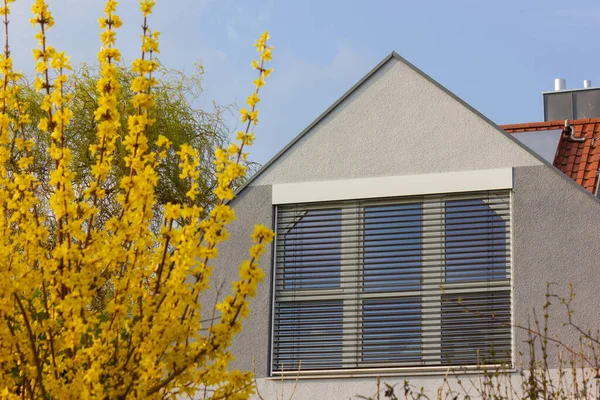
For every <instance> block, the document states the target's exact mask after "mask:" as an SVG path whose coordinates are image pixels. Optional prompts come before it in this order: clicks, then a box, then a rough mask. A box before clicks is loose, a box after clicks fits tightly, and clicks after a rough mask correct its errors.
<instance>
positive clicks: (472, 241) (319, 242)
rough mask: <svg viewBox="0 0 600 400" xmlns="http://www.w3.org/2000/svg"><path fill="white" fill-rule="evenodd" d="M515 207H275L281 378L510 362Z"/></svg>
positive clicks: (470, 200) (467, 198)
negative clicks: (287, 374)
mask: <svg viewBox="0 0 600 400" xmlns="http://www.w3.org/2000/svg"><path fill="white" fill-rule="evenodd" d="M509 199H510V194H509V192H508V191H494V192H483V193H482V192H477V193H470V194H453V195H439V196H429V195H428V196H420V197H402V198H394V199H380V200H355V201H340V202H328V203H307V204H293V205H290V204H286V205H279V206H277V212H276V215H277V227H276V229H277V238H276V244H275V247H276V251H275V277H274V288H275V293H274V296H275V297H274V299H275V301H274V314H273V315H274V317H273V322H274V326H273V354H272V369H273V371H274V372H278V371H282V370H285V371H296V370H298V368H301V370H303V371H315V370H323V371H325V370H344V369H365V370H368V369H373V368H397V367H425V368H426V367H434V366H470V365H485V364H499V363H502V364H510V363H511V328H510V322H511V301H510V299H511V294H510V287H511V284H510V259H511V258H510V248H511V246H510V200H509ZM300 365H301V367H300Z"/></svg>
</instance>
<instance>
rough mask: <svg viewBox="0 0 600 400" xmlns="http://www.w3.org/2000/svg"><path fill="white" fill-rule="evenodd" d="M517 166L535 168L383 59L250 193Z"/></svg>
mask: <svg viewBox="0 0 600 400" xmlns="http://www.w3.org/2000/svg"><path fill="white" fill-rule="evenodd" d="M259 140H260V139H259ZM524 165H541V162H540V161H539V160H538V159H537V158H535V157H533V156H532V155H531V154H529V153H528V152H527V151H526V150H524V149H523V148H521V147H520V146H517V145H515V141H514V140H512V139H510V138H508V137H507V135H504V134H501V133H500V131H499V130H498V129H497V128H495V127H493V126H491V125H490V124H489V123H488V122H487V121H485V120H484V119H482V118H481V117H480V116H479V115H477V114H475V113H473V112H472V111H471V110H470V109H469V108H467V107H466V106H464V105H463V104H461V103H459V102H458V101H456V99H455V98H454V97H452V96H451V95H449V94H448V93H446V92H444V91H443V90H442V89H440V87H439V86H437V85H435V84H433V83H431V82H430V81H429V80H428V79H427V78H425V77H424V76H422V75H421V74H419V73H417V72H416V71H415V70H413V69H412V68H411V67H409V66H407V65H406V64H404V63H402V62H400V61H399V60H397V59H396V58H391V59H390V60H389V61H388V62H386V63H385V65H383V66H382V67H381V68H380V69H379V70H378V71H376V72H375V73H374V74H373V75H372V76H371V77H370V78H369V79H367V80H366V81H365V82H364V83H363V84H362V85H360V86H359V87H358V88H357V89H356V90H355V91H354V92H353V93H351V94H350V95H349V96H348V97H346V98H345V99H344V100H343V101H342V102H341V103H340V104H339V105H338V106H337V107H335V108H334V110H332V112H330V113H329V114H328V115H327V116H326V117H325V118H323V119H322V120H321V121H320V122H319V123H317V125H316V126H314V127H313V128H312V129H310V130H309V131H308V132H307V133H306V134H305V135H303V136H302V138H301V139H300V140H299V141H298V142H296V143H295V144H294V145H293V147H292V149H290V150H288V151H287V152H284V153H283V155H282V156H281V157H280V158H279V159H277V160H276V161H275V162H274V163H273V164H272V165H270V166H269V167H268V168H266V169H265V170H264V171H263V172H262V173H261V174H260V175H259V176H258V177H257V179H255V180H254V181H253V182H252V183H251V185H256V186H260V185H268V184H274V183H295V182H306V181H322V180H323V181H326V180H335V179H352V178H364V177H373V176H390V175H413V174H423V173H434V172H448V171H468V170H477V169H493V168H502V167H514V166H524Z"/></svg>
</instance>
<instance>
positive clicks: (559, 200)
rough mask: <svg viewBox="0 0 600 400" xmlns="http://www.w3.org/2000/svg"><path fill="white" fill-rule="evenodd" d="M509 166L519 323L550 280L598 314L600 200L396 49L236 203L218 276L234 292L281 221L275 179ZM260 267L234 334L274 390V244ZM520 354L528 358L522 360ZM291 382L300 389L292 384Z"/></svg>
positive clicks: (361, 382) (436, 380) (322, 388)
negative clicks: (255, 249)
mask: <svg viewBox="0 0 600 400" xmlns="http://www.w3.org/2000/svg"><path fill="white" fill-rule="evenodd" d="M506 167H512V168H514V170H513V171H514V196H513V219H512V221H513V235H514V241H513V282H514V294H513V298H514V302H513V308H514V320H515V322H517V323H522V324H526V323H527V319H528V316H530V315H531V311H532V309H533V308H534V307H536V308H538V310H539V308H540V307H541V305H542V304H543V302H544V294H545V291H546V282H557V283H559V284H560V286H559V287H557V290H559V291H561V292H562V293H564V292H565V291H566V290H567V289H568V287H567V283H568V282H572V283H573V284H574V287H575V290H576V292H577V295H578V297H577V298H578V299H579V300H578V302H577V303H578V304H576V308H577V312H578V314H576V318H577V319H579V320H580V321H583V322H584V323H598V321H599V320H600V319H599V318H598V317H599V315H600V312H599V310H600V307H599V304H598V298H599V296H597V292H598V284H597V281H598V280H597V279H596V271H597V262H596V260H597V259H598V255H599V254H600V240H598V239H597V236H596V235H594V232H596V231H597V230H598V229H599V228H600V202H599V201H598V200H596V199H595V198H593V197H592V196H591V195H590V194H589V193H587V192H585V191H584V190H583V189H581V188H579V187H577V185H576V184H575V183H574V182H572V181H570V179H569V178H567V177H565V176H564V175H562V174H561V173H560V172H559V171H558V170H556V169H554V167H552V166H550V165H548V164H545V163H543V162H541V161H540V160H539V159H538V158H536V157H534V156H532V155H531V154H530V153H528V152H527V151H526V150H525V149H523V148H522V147H520V146H519V145H518V144H516V142H515V141H513V140H512V139H510V138H508V137H507V136H506V135H504V134H503V133H501V132H499V131H498V129H497V128H496V127H494V126H492V125H490V124H489V123H488V122H486V121H485V120H484V119H482V118H481V117H480V116H478V115H476V114H475V113H473V112H472V111H471V110H469V109H468V108H467V107H465V106H464V105H462V104H460V103H459V102H457V101H456V100H455V99H454V98H453V97H452V96H450V95H448V94H447V93H445V92H444V91H443V90H441V89H440V88H439V87H437V86H435V85H434V84H432V83H431V82H430V81H428V80H427V79H426V78H424V77H423V76H421V75H420V74H418V73H417V72H415V71H414V70H413V69H411V68H409V67H408V66H406V65H404V64H403V63H401V62H399V61H398V60H395V59H391V60H390V61H389V62H388V63H386V64H385V65H384V66H383V67H382V68H381V69H380V70H379V71H377V72H376V73H375V74H374V75H373V76H371V78H370V79H368V80H367V81H366V82H365V83H364V84H363V85H361V86H360V87H359V88H358V89H357V90H356V91H355V92H354V93H353V94H351V95H350V96H349V97H348V98H346V100H344V101H343V102H342V103H341V104H340V105H339V106H338V107H337V108H336V109H335V110H333V111H332V112H331V113H330V114H329V115H328V116H327V117H325V119H323V120H322V121H321V122H320V123H318V124H317V125H316V126H315V127H314V128H313V129H312V130H311V131H309V132H308V133H307V134H306V135H304V137H303V138H301V139H300V140H299V141H298V142H297V143H296V144H295V145H294V146H293V147H292V148H291V149H290V150H289V151H287V152H286V153H284V154H283V155H282V156H281V157H280V158H279V159H278V160H277V161H275V162H274V163H273V164H272V165H271V166H270V167H269V168H267V169H266V170H265V171H264V172H263V173H262V174H261V175H260V176H259V177H258V178H257V179H256V180H254V181H253V182H252V183H251V185H250V186H248V187H246V188H245V189H244V190H243V191H242V192H241V194H240V195H239V197H238V198H237V199H236V200H235V201H234V202H233V203H232V205H233V207H234V208H235V210H236V214H237V218H238V219H237V221H235V222H234V223H233V224H232V225H231V226H230V232H231V238H230V240H229V241H228V242H227V243H225V244H224V245H223V246H221V248H220V257H219V260H218V262H217V263H216V266H215V270H214V276H213V282H214V283H216V284H219V283H224V285H225V286H224V288H225V289H224V292H223V293H224V294H226V293H227V292H228V291H229V288H230V285H231V281H232V280H234V279H236V277H237V271H238V269H237V265H238V264H239V262H240V261H241V260H243V259H244V258H246V257H247V249H248V247H249V245H250V238H249V234H250V233H251V232H252V228H253V226H254V224H259V223H264V224H270V225H271V226H273V207H272V205H271V193H272V187H271V185H273V184H279V183H295V182H306V181H327V180H340V179H352V178H369V177H378V176H395V175H414V174H421V173H436V172H447V171H465V170H479V169H491V168H506ZM261 266H262V267H263V269H264V270H265V272H266V273H267V277H266V279H265V281H264V282H263V283H262V285H261V286H260V290H259V293H258V296H257V298H256V299H254V300H253V301H252V303H251V310H252V311H251V312H252V313H251V316H250V318H249V320H247V321H245V322H244V329H243V331H242V333H241V334H240V335H239V336H238V337H237V338H236V340H235V343H234V346H233V353H234V355H235V356H236V358H237V360H236V361H235V362H234V365H233V366H234V367H239V368H243V369H252V360H253V359H254V360H255V364H256V374H257V377H258V378H259V386H260V388H261V389H262V392H263V395H264V397H265V398H266V399H269V398H274V396H272V393H279V391H280V383H279V382H275V381H273V380H271V379H269V378H267V379H264V378H265V377H266V376H267V373H268V354H269V342H270V339H269V334H270V312H271V288H270V281H271V269H272V256H271V249H269V252H268V253H267V254H266V255H265V257H264V258H263V261H262V263H261ZM213 298H214V292H213V294H210V293H209V294H207V295H206V296H205V297H204V300H205V301H206V302H207V306H209V305H210V304H211V302H212V299H213ZM562 317H564V315H563V316H561V315H560V314H559V315H558V318H562ZM562 322H563V319H561V320H560V321H559V322H556V323H555V324H554V327H555V328H556V329H558V330H560V334H561V338H562V339H564V340H566V341H573V340H575V339H576V337H577V336H576V335H575V334H574V333H573V332H571V331H568V330H566V329H564V328H562ZM590 328H597V326H590ZM525 339H526V334H525V333H524V332H523V331H520V330H518V329H516V330H515V354H517V355H518V354H519V352H521V351H523V352H526V350H527V346H526V344H525V343H524V340H525ZM553 358H554V356H553V355H552V357H551V362H553V363H554V361H553ZM516 361H517V364H518V362H519V359H517V360H516ZM404 379H409V380H410V381H411V382H413V383H414V384H415V385H416V386H425V387H426V388H428V389H429V390H431V391H435V389H436V388H437V387H438V386H439V384H441V382H442V377H441V376H439V375H437V376H410V375H405V376H400V375H396V376H393V377H388V378H386V380H387V381H390V382H393V383H401V382H402V381H403V380H404ZM285 385H286V386H287V391H288V393H290V392H291V388H292V387H293V382H287V383H285ZM375 388H376V379H375V378H366V377H352V378H336V379H301V380H300V382H299V384H298V387H297V389H296V395H295V397H294V399H297V400H298V399H316V398H322V399H332V400H334V399H348V398H349V397H352V396H355V395H357V394H363V395H371V394H373V393H374V391H375ZM273 391H274V392H273ZM271 392H272V393H271ZM430 393H432V394H434V392H430Z"/></svg>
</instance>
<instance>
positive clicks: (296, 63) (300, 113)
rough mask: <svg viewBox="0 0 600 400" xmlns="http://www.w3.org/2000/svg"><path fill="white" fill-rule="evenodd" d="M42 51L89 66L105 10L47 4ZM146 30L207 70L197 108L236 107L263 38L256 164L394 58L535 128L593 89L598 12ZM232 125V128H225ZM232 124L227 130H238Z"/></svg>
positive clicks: (21, 23)
mask: <svg viewBox="0 0 600 400" xmlns="http://www.w3.org/2000/svg"><path fill="white" fill-rule="evenodd" d="M48 3H49V4H50V6H51V9H52V10H53V12H54V15H55V19H56V22H57V24H56V27H55V28H53V29H52V30H51V31H50V33H49V36H50V41H51V42H52V44H53V45H54V46H55V47H57V48H58V49H59V50H66V51H67V52H68V54H70V55H71V56H72V61H73V64H77V63H79V62H83V61H87V62H93V61H94V60H95V59H96V52H97V50H98V47H99V39H98V36H97V35H98V32H99V31H98V27H97V22H96V20H97V18H98V17H99V15H100V14H101V12H102V8H103V1H102V0H48ZM30 4H31V1H25V0H18V1H17V3H16V4H15V6H14V10H13V15H12V18H11V20H12V24H11V42H12V45H13V56H14V58H15V64H16V67H17V68H19V69H21V70H22V71H23V72H25V73H31V72H32V71H33V62H32V59H31V49H32V48H33V47H34V44H35V43H34V39H33V35H34V33H35V31H34V29H33V28H32V27H31V25H30V24H29V22H28V18H29V7H30ZM119 14H120V15H121V16H122V18H123V20H124V22H125V24H126V25H125V26H124V27H123V28H122V29H120V30H119V36H118V38H119V39H118V46H119V47H120V48H121V50H122V52H123V53H124V56H125V57H126V58H127V59H129V60H131V59H133V58H134V57H136V56H137V54H138V48H139V37H138V32H139V26H140V17H139V15H138V13H137V1H136V0H122V1H121V5H120V7H119ZM150 24H151V25H152V26H153V27H154V28H155V29H157V30H159V31H161V32H162V36H161V55H160V59H161V61H162V63H163V64H164V65H166V66H167V67H171V68H177V69H183V70H186V71H189V72H191V71H193V65H194V63H195V62H196V61H198V60H201V61H202V62H203V64H204V66H205V76H204V88H205V98H204V100H203V102H204V105H205V106H206V107H210V105H211V104H212V101H216V102H217V103H220V104H228V103H234V102H237V103H238V105H242V103H243V102H244V100H245V98H246V96H247V95H249V94H250V93H251V91H252V89H253V87H252V83H251V82H252V79H254V73H253V71H252V69H251V67H250V61H251V60H252V58H253V57H254V56H255V53H254V48H253V47H252V44H253V42H254V40H255V38H256V37H258V35H259V34H260V33H261V32H262V31H264V30H268V31H269V32H270V34H271V37H272V40H271V44H272V45H274V46H275V50H274V60H273V63H272V66H273V68H274V69H275V72H274V73H273V75H272V79H270V80H269V82H268V83H267V86H266V87H265V89H264V92H263V93H262V96H261V98H262V99H263V101H262V102H261V103H260V110H261V115H260V119H261V121H260V124H259V127H258V129H257V132H256V134H257V141H256V144H255V146H254V148H253V150H252V152H253V156H252V158H253V159H254V160H256V161H258V162H261V163H264V162H266V161H267V160H268V159H269V158H270V157H271V156H273V155H274V154H275V153H276V152H277V151H278V150H279V149H280V148H281V147H283V146H284V145H285V144H286V143H287V142H289V141H290V140H291V139H292V138H293V137H294V136H296V135H297V134H298V133H299V132H300V131H301V130H302V129H304V128H305V127H306V126H307V125H308V124H309V123H310V122H311V121H312V120H313V119H315V118H316V117H317V116H318V115H319V114H320V113H321V112H322V111H323V110H325V109H326V108H327V107H328V106H329V105H330V104H331V103H333V102H334V101H335V100H336V99H337V98H338V97H339V96H341V95H342V94H343V93H344V92H345V91H346V90H347V89H348V88H350V87H351V86H352V85H353V84H354V83H355V82H356V81H357V80H359V79H360V78H361V77H362V76H363V75H364V74H365V73H367V72H368V71H369V70H370V69H371V68H372V67H373V66H375V65H376V64H377V63H378V62H379V61H380V60H381V59H382V58H383V57H385V56H386V55H387V54H389V53H390V52H391V51H392V50H396V51H397V52H398V53H399V54H400V55H402V56H403V57H405V58H406V59H408V60H409V61H410V62H412V63H413V64H415V65H416V66H417V67H419V68H420V69H422V70H423V71H424V72H426V73H427V74H429V75H430V76H431V77H433V78H434V79H435V80H437V81H439V82H440V83H441V84H443V85H444V86H446V87H447V88H448V89H450V90H451V91H453V92H454V93H455V94H457V95H458V96H459V97H461V98H463V99H464V100H465V101H467V102H468V103H469V104H471V105H472V106H473V107H475V108H476V109H478V110H479V111H481V112H482V113H483V114H485V115H486V116H488V117H489V118H490V119H492V120H493V121H495V122H497V123H499V124H502V123H517V122H531V121H539V120H541V119H542V118H543V115H542V96H541V92H542V91H546V90H552V88H553V81H554V78H556V77H561V78H566V79H567V87H569V88H572V87H581V86H582V81H583V79H591V80H592V83H593V84H594V85H596V84H599V85H600V73H599V69H598V67H597V66H598V65H599V64H600V51H598V50H599V49H598V47H599V43H600V42H599V40H598V39H599V37H600V34H599V33H598V31H599V28H600V4H599V3H598V2H597V1H593V0H571V1H564V0H563V1H556V0H452V1H448V0H436V1H434V0H419V1H414V0H413V1H406V0H396V1H376V0H371V1H352V0H345V1H326V0H322V1H312V0H311V1H309V0H306V1H303V0H298V1H294V2H292V1H274V0H264V1H253V2H248V1H243V2H242V1H229V0H157V6H156V8H155V14H154V15H153V16H152V19H151V21H150ZM232 120H233V119H232ZM234 125H235V122H232V126H231V128H232V129H234V128H235V126H234Z"/></svg>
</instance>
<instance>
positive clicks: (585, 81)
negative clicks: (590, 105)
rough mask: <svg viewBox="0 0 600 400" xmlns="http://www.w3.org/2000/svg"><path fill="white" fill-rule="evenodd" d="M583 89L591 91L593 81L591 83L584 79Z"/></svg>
mask: <svg viewBox="0 0 600 400" xmlns="http://www.w3.org/2000/svg"><path fill="white" fill-rule="evenodd" d="M583 87H584V88H585V89H589V88H591V87H592V81H590V80H589V79H584V80H583Z"/></svg>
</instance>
